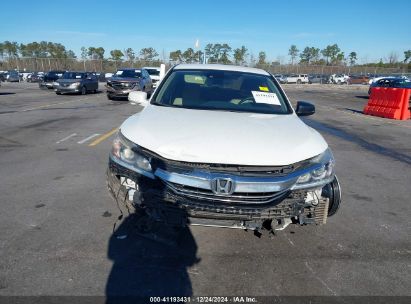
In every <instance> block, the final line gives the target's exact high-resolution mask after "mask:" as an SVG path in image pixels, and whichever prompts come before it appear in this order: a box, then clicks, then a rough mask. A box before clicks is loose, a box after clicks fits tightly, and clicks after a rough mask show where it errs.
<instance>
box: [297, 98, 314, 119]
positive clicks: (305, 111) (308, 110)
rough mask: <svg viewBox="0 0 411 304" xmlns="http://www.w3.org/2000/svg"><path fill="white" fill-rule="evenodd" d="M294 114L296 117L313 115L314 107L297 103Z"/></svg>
mask: <svg viewBox="0 0 411 304" xmlns="http://www.w3.org/2000/svg"><path fill="white" fill-rule="evenodd" d="M295 113H296V114H297V115H298V116H308V115H313V114H314V113H315V107H314V105H313V104H311V103H309V102H305V101H297V108H296V109H295Z"/></svg>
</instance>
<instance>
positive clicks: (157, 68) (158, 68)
mask: <svg viewBox="0 0 411 304" xmlns="http://www.w3.org/2000/svg"><path fill="white" fill-rule="evenodd" d="M143 69H156V70H160V67H150V66H146V67H143Z"/></svg>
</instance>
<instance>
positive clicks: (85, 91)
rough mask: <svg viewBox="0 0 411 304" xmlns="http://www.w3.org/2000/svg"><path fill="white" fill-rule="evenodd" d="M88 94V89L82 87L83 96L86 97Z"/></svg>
mask: <svg viewBox="0 0 411 304" xmlns="http://www.w3.org/2000/svg"><path fill="white" fill-rule="evenodd" d="M86 93H87V89H86V87H84V86H83V87H81V95H86Z"/></svg>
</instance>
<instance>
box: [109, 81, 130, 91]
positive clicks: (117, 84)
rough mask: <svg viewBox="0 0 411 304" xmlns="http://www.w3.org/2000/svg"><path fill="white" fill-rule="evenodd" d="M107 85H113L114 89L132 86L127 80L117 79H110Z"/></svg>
mask: <svg viewBox="0 0 411 304" xmlns="http://www.w3.org/2000/svg"><path fill="white" fill-rule="evenodd" d="M109 85H111V87H113V88H114V89H115V90H124V89H130V88H131V87H132V86H131V85H130V83H129V82H119V81H112V82H111V83H110V84H109Z"/></svg>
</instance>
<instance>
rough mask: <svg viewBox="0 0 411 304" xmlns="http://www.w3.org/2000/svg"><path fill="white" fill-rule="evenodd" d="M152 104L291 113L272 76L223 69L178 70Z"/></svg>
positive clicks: (202, 108)
mask: <svg viewBox="0 0 411 304" xmlns="http://www.w3.org/2000/svg"><path fill="white" fill-rule="evenodd" d="M152 104H155V105H162V106H170V107H179V108H189V109H201V110H220V111H236V112H249V113H263V114H287V113H291V110H290V108H289V106H288V104H287V102H286V101H285V100H284V97H283V95H282V94H281V93H280V91H279V89H278V88H277V86H276V85H275V84H274V82H273V80H272V79H271V77H270V76H268V75H267V76H266V75H258V74H251V73H245V72H234V71H220V70H176V71H174V72H172V74H171V75H170V76H169V77H168V78H167V79H166V81H165V83H164V85H162V86H161V88H160V91H159V92H158V93H157V94H156V95H155V96H154V98H153V101H152Z"/></svg>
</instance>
